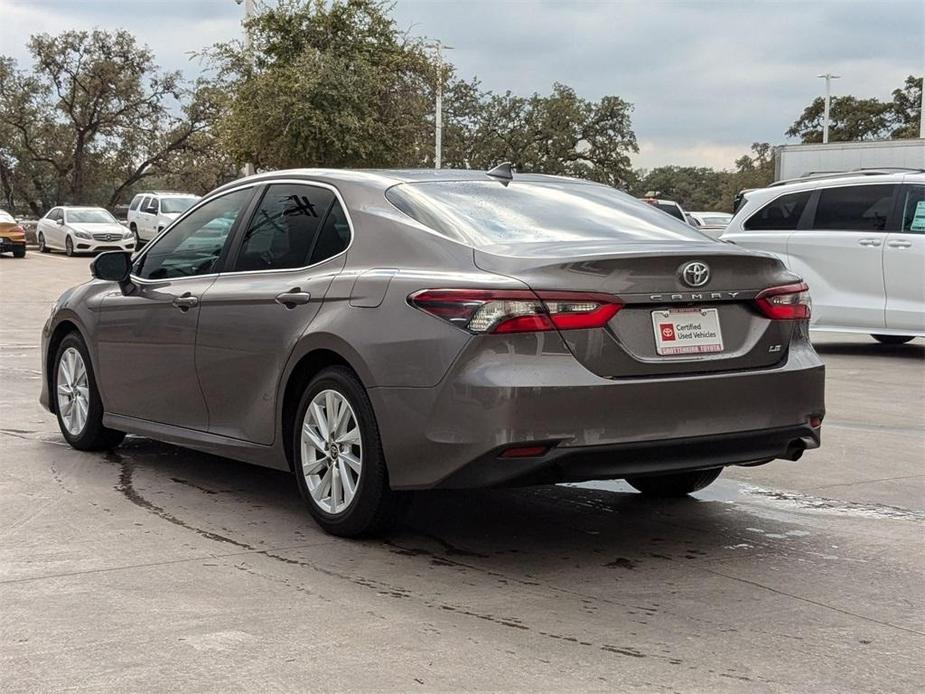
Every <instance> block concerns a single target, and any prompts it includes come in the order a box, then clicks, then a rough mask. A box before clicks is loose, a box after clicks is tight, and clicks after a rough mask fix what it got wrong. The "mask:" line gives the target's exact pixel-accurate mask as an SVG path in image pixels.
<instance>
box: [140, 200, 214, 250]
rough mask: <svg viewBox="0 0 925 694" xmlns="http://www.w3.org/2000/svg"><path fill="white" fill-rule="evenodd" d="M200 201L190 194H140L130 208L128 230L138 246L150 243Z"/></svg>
mask: <svg viewBox="0 0 925 694" xmlns="http://www.w3.org/2000/svg"><path fill="white" fill-rule="evenodd" d="M198 200H199V196H198V195H192V194H190V193H139V194H138V195H136V196H135V197H134V198H132V203H131V204H130V205H129V206H128V228H129V229H131V230H132V233H133V234H134V235H135V242H136V244H138V245H140V244H141V242H142V241H150V240H151V239H153V238H154V237H155V236H157V235H158V234H159V233H161V232H162V231H163V230H164V229H166V228H167V227H169V226H170V225H171V224H172V223H173V220H175V219H176V218H177V217H179V216H180V215H181V214H183V213H184V212H186V211H187V210H188V209H189V208H190V207H192V206H193V205H195V204H196V202H197V201H198Z"/></svg>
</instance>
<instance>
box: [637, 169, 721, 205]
mask: <svg viewBox="0 0 925 694" xmlns="http://www.w3.org/2000/svg"><path fill="white" fill-rule="evenodd" d="M727 176H728V174H727V173H726V172H723V171H715V170H714V169H709V168H705V167H697V166H660V167H657V168H655V169H652V170H651V171H649V172H645V171H643V172H640V175H639V180H638V181H637V182H636V183H635V185H634V186H633V188H632V192H633V194H634V195H636V196H637V197H642V196H644V195H646V194H648V193H650V192H657V193H658V195H659V197H662V198H667V199H669V200H674V201H675V202H677V203H678V204H680V205H681V207H683V208H684V209H687V210H720V209H723V208H725V207H727V206H728V205H727V204H723V203H724V201H723V196H724V183H725V179H726V177H727Z"/></svg>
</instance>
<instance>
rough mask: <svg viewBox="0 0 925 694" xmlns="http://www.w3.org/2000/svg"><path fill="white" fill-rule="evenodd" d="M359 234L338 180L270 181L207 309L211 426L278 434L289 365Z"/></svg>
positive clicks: (269, 438) (203, 346)
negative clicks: (279, 401)
mask: <svg viewBox="0 0 925 694" xmlns="http://www.w3.org/2000/svg"><path fill="white" fill-rule="evenodd" d="M350 238H351V229H350V223H349V220H348V217H347V213H346V212H345V211H344V206H343V204H342V201H341V200H340V199H339V197H338V196H337V193H336V191H335V190H334V189H333V188H331V187H329V186H323V185H321V184H309V183H304V182H279V183H271V184H269V185H267V186H265V187H264V189H263V190H262V195H261V197H260V201H259V204H257V205H256V206H255V210H254V213H253V215H252V217H251V219H250V221H249V223H248V224H247V225H242V226H241V228H240V229H239V231H238V238H237V239H236V241H235V243H234V251H233V253H232V260H231V261H230V264H229V266H228V268H227V269H226V270H225V271H223V272H222V273H221V274H220V275H219V277H218V278H217V279H216V280H215V282H214V283H213V284H212V285H211V286H210V287H209V289H208V290H207V291H206V293H205V296H204V297H203V301H202V304H201V308H200V311H201V313H200V318H199V333H198V338H197V341H196V365H197V368H198V373H199V381H200V383H201V384H202V389H203V393H204V394H205V398H206V403H207V405H208V408H209V415H210V417H209V421H210V426H209V431H210V432H211V433H213V434H219V435H222V436H230V437H233V438H237V439H242V440H245V441H250V442H253V443H260V444H270V443H272V442H273V439H274V433H275V429H276V427H275V424H276V395H277V389H278V387H279V383H280V379H281V377H282V372H283V369H284V367H285V365H286V363H287V361H288V359H289V356H290V355H291V353H292V351H293V349H294V347H295V345H296V343H297V342H298V340H299V338H300V337H301V336H302V334H303V333H304V332H305V331H306V329H307V328H308V326H309V324H310V323H311V322H312V319H313V318H314V317H315V315H316V314H317V313H318V310H319V308H320V306H321V303H322V301H323V300H324V296H325V293H326V292H327V290H328V287H329V286H330V284H331V280H332V279H333V278H334V277H335V276H336V275H337V273H339V272H340V271H341V269H342V268H343V266H344V262H345V254H344V252H343V251H344V250H346V248H347V246H348V245H349V242H350Z"/></svg>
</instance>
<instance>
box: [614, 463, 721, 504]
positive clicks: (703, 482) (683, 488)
mask: <svg viewBox="0 0 925 694" xmlns="http://www.w3.org/2000/svg"><path fill="white" fill-rule="evenodd" d="M722 471H723V469H722V468H721V467H713V468H708V469H707V470H693V471H691V472H675V473H671V474H668V475H636V476H633V477H627V478H626V481H627V482H629V484H630V485H631V486H632V487H634V488H635V489H638V490H639V491H640V492H642V493H643V494H644V495H646V496H661V497H665V496H684V495H685V494H691V493H693V492H697V491H700V490H701V489H703V488H704V487H707V486H709V485H710V484H711V483H712V482H713V481H714V480H715V479H716V478H717V477H719V473H721V472H722Z"/></svg>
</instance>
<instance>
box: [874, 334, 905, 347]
mask: <svg viewBox="0 0 925 694" xmlns="http://www.w3.org/2000/svg"><path fill="white" fill-rule="evenodd" d="M871 337H872V338H874V339H875V340H876V341H877V342H879V343H881V344H884V345H904V344H906V343H907V342H911V341H912V340H914V339H915V336H914V335H871Z"/></svg>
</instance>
